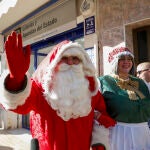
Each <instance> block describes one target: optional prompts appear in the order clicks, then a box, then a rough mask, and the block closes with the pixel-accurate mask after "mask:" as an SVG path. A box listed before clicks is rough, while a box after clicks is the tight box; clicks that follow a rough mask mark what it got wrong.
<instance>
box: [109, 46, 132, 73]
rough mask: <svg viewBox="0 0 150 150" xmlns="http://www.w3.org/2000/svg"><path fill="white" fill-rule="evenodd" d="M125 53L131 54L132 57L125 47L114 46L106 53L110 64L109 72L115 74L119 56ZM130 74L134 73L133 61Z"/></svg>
mask: <svg viewBox="0 0 150 150" xmlns="http://www.w3.org/2000/svg"><path fill="white" fill-rule="evenodd" d="M125 55H128V56H131V57H132V58H133V59H134V55H133V54H132V52H131V51H130V50H129V49H128V48H127V47H118V48H115V49H113V50H112V51H111V52H110V53H109V54H108V62H109V63H110V65H111V73H114V74H117V69H118V60H119V59H120V58H121V56H125ZM130 74H134V62H133V67H132V69H131V71H130Z"/></svg>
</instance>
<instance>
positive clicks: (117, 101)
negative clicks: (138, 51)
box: [92, 47, 150, 150]
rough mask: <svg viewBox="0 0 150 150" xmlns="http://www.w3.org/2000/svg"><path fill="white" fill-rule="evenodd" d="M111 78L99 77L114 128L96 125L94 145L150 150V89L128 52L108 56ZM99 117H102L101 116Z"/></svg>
mask: <svg viewBox="0 0 150 150" xmlns="http://www.w3.org/2000/svg"><path fill="white" fill-rule="evenodd" d="M108 61H109V63H110V64H111V66H112V69H111V74H110V75H105V76H101V77H99V82H100V90H101V92H102V94H103V96H104V98H105V102H106V106H107V111H108V113H109V115H110V116H111V117H112V118H113V119H114V120H116V122H117V123H116V125H115V126H114V127H109V128H107V129H106V128H104V127H103V126H101V125H99V124H95V125H94V128H93V141H92V144H93V145H97V150H98V146H99V145H101V144H103V145H105V147H106V150H150V129H149V126H148V124H149V123H148V122H149V119H150V89H149V88H148V85H146V83H145V82H144V81H143V80H142V79H139V78H137V77H135V76H133V73H134V56H133V54H132V53H131V51H130V50H129V49H128V48H125V47H120V48H116V49H114V50H113V51H111V52H110V53H109V57H108ZM99 116H100V115H99Z"/></svg>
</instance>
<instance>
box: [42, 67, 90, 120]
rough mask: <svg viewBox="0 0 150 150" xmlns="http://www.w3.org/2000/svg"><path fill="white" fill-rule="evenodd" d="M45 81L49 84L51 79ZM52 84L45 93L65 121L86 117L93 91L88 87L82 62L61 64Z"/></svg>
mask: <svg viewBox="0 0 150 150" xmlns="http://www.w3.org/2000/svg"><path fill="white" fill-rule="evenodd" d="M48 76H51V75H50V74H49V75H48ZM45 79H46V78H45ZM44 82H45V83H44V84H45V85H49V84H48V83H49V82H50V81H49V80H45V81H44ZM51 84H52V85H49V87H45V88H44V90H45V89H46V90H45V93H44V95H45V97H46V99H47V101H48V103H49V104H50V105H51V107H52V108H53V109H54V110H56V111H57V115H58V116H60V117H61V118H62V119H63V120H64V121H68V120H69V119H71V118H74V119H75V118H78V117H84V116H87V115H88V114H89V113H90V111H91V92H90V91H89V89H88V87H89V81H88V80H87V79H86V78H85V76H84V73H83V68H82V64H79V65H67V64H61V65H60V66H59V71H58V72H57V73H56V75H55V77H54V79H53V81H51ZM47 88H48V89H47Z"/></svg>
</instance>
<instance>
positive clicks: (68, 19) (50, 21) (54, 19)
mask: <svg viewBox="0 0 150 150" xmlns="http://www.w3.org/2000/svg"><path fill="white" fill-rule="evenodd" d="M75 6H76V5H75V0H71V1H67V2H65V3H63V4H61V5H59V6H57V7H56V8H55V9H52V10H49V11H47V12H45V13H44V14H42V15H40V16H38V17H34V18H33V19H31V20H29V21H28V22H27V23H26V24H24V25H23V26H22V27H21V33H22V37H23V40H24V41H27V40H28V41H30V42H31V39H32V40H33V41H34V42H35V41H38V40H40V39H41V38H46V37H50V36H53V35H56V34H58V33H61V32H64V31H66V30H69V29H72V28H74V27H76V8H75ZM60 26H61V28H60Z"/></svg>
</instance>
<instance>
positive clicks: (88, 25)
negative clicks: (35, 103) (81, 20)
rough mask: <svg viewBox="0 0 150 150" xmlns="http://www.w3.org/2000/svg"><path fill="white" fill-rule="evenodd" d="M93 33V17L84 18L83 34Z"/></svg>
mask: <svg viewBox="0 0 150 150" xmlns="http://www.w3.org/2000/svg"><path fill="white" fill-rule="evenodd" d="M92 33H95V17H94V16H91V17H89V18H86V19H85V35H89V34H92Z"/></svg>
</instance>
